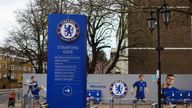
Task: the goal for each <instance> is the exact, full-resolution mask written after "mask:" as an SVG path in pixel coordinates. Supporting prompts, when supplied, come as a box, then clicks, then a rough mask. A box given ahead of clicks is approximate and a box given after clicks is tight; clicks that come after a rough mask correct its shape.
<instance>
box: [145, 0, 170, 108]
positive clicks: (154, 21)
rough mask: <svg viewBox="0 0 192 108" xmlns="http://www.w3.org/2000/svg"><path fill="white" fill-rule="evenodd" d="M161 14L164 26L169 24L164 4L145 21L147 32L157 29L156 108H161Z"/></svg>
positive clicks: (168, 13)
mask: <svg viewBox="0 0 192 108" xmlns="http://www.w3.org/2000/svg"><path fill="white" fill-rule="evenodd" d="M154 13H155V15H156V17H153V14H154ZM161 13H162V16H163V22H164V24H165V25H166V28H167V25H168V23H169V19H170V11H169V10H168V8H167V4H166V3H165V2H164V5H162V6H161V7H159V8H157V9H155V11H154V12H151V16H150V17H149V18H148V19H147V20H148V27H149V30H150V31H151V32H152V31H153V30H154V28H155V27H156V29H157V46H156V50H157V70H156V72H157V73H156V74H157V78H158V80H157V83H158V108H161V51H162V50H163V47H161V43H160V25H159V16H160V14H161Z"/></svg>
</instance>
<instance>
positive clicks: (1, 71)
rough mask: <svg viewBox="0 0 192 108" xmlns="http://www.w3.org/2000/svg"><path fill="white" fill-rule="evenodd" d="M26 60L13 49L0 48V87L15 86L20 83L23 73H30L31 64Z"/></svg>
mask: <svg viewBox="0 0 192 108" xmlns="http://www.w3.org/2000/svg"><path fill="white" fill-rule="evenodd" d="M27 61H28V59H27V58H26V57H24V56H23V55H21V54H19V53H17V52H16V51H14V50H11V49H5V48H0V88H2V87H3V86H4V88H5V87H6V88H7V87H8V86H11V87H17V86H18V85H17V84H19V83H22V77H23V73H32V65H31V64H30V63H29V62H27ZM9 79H10V80H9ZM10 82H11V85H9V83H10ZM20 86H21V85H20Z"/></svg>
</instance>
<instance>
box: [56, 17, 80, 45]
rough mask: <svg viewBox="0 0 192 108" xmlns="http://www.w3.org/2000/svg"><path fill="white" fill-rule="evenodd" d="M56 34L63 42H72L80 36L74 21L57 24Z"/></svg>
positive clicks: (63, 21) (67, 20) (68, 20)
mask: <svg viewBox="0 0 192 108" xmlns="http://www.w3.org/2000/svg"><path fill="white" fill-rule="evenodd" d="M57 34H58V36H59V37H60V38H61V39H62V40H63V41H65V42H73V41H75V40H76V39H77V38H78V37H79V36H80V28H79V25H78V24H77V23H76V22H75V21H74V20H71V19H65V20H62V21H61V22H60V23H59V25H58V27H57Z"/></svg>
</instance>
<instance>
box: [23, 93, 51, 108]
mask: <svg viewBox="0 0 192 108" xmlns="http://www.w3.org/2000/svg"><path fill="white" fill-rule="evenodd" d="M38 97H39V99H35V96H33V95H28V94H25V95H24V96H23V97H22V101H21V108H35V107H40V108H48V104H47V103H46V98H45V97H44V96H40V95H39V96H38Z"/></svg>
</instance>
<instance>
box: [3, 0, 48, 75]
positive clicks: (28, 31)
mask: <svg viewBox="0 0 192 108" xmlns="http://www.w3.org/2000/svg"><path fill="white" fill-rule="evenodd" d="M45 4H47V2H46V1H43V0H37V1H35V2H34V3H30V4H29V6H28V8H27V9H25V10H22V11H17V22H18V26H14V27H13V29H12V30H11V31H10V37H9V38H8V39H7V44H6V46H9V47H12V48H14V49H15V50H17V51H19V52H20V53H22V54H24V55H25V56H27V57H28V58H29V62H31V64H32V65H33V67H34V69H35V71H36V72H37V73H42V72H43V63H44V62H45V61H46V60H47V57H46V56H47V54H46V53H47V15H48V13H49V12H50V10H49V9H48V8H47V7H48V5H45Z"/></svg>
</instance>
